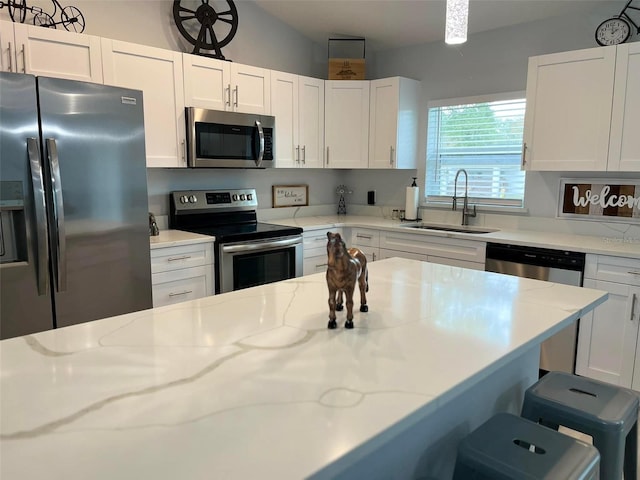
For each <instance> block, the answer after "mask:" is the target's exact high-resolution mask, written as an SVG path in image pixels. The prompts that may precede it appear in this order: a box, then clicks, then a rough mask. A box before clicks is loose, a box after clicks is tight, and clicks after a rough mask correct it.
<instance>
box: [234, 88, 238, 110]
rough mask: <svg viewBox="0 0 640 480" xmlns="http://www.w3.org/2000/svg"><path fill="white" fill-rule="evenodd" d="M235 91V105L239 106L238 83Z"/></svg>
mask: <svg viewBox="0 0 640 480" xmlns="http://www.w3.org/2000/svg"><path fill="white" fill-rule="evenodd" d="M233 92H234V93H235V100H234V102H233V105H234V106H235V107H236V108H238V85H236V88H234V89H233Z"/></svg>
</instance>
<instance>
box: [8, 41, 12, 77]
mask: <svg viewBox="0 0 640 480" xmlns="http://www.w3.org/2000/svg"><path fill="white" fill-rule="evenodd" d="M8 45H9V48H7V63H8V65H7V67H8V68H9V71H10V72H13V64H12V63H11V42H8Z"/></svg>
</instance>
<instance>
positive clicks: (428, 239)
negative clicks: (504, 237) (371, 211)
mask: <svg viewBox="0 0 640 480" xmlns="http://www.w3.org/2000/svg"><path fill="white" fill-rule="evenodd" d="M486 248H487V244H486V243H485V242H479V241H475V240H466V239H460V238H449V237H440V236H429V235H424V234H418V233H403V232H392V231H381V232H380V259H384V258H390V257H400V258H410V259H413V260H422V261H426V262H431V263H439V264H443V265H451V266H454V267H463V268H471V269H473V270H484V261H485V254H486Z"/></svg>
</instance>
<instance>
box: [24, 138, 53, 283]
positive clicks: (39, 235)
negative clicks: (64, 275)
mask: <svg viewBox="0 0 640 480" xmlns="http://www.w3.org/2000/svg"><path fill="white" fill-rule="evenodd" d="M27 152H28V154H29V166H30V167H31V183H32V184H33V204H34V207H35V208H34V210H35V216H36V242H37V255H38V257H37V261H38V264H37V265H38V266H37V274H36V275H37V282H38V295H46V293H47V276H48V275H47V273H48V268H49V249H48V248H47V238H48V237H49V232H48V229H47V210H46V200H45V196H44V182H43V174H42V165H41V164H40V147H39V145H38V141H37V140H36V139H35V138H27Z"/></svg>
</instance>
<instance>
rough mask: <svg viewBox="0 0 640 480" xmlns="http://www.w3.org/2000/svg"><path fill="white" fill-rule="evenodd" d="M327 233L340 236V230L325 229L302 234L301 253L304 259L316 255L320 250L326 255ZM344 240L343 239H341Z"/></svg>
mask: <svg viewBox="0 0 640 480" xmlns="http://www.w3.org/2000/svg"><path fill="white" fill-rule="evenodd" d="M327 232H333V233H339V234H340V235H342V233H343V232H342V228H330V227H328V228H326V229H321V230H311V231H306V232H304V233H303V234H302V243H303V246H304V248H303V252H304V256H305V258H306V257H308V256H316V255H318V253H317V252H318V251H319V250H321V251H322V252H324V254H325V255H326V253H327ZM343 239H344V237H343Z"/></svg>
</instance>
